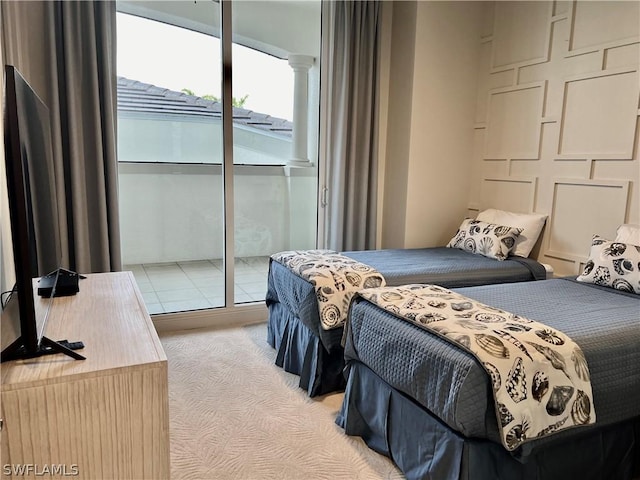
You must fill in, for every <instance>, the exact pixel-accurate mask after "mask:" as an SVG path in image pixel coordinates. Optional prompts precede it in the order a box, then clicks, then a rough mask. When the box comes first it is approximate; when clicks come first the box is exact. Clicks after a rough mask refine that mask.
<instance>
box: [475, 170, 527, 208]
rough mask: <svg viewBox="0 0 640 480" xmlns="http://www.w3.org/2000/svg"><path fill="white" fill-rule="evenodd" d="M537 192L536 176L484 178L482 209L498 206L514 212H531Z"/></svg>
mask: <svg viewBox="0 0 640 480" xmlns="http://www.w3.org/2000/svg"><path fill="white" fill-rule="evenodd" d="M535 193H536V178H535V177H493V178H483V179H482V187H481V190H480V209H481V210H484V209H486V208H497V209H499V210H508V211H512V212H522V213H527V212H531V211H532V210H533V204H534V201H535Z"/></svg>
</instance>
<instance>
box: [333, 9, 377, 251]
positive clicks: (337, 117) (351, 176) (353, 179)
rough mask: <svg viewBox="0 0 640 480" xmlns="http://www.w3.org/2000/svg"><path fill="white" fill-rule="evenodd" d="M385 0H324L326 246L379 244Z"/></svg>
mask: <svg viewBox="0 0 640 480" xmlns="http://www.w3.org/2000/svg"><path fill="white" fill-rule="evenodd" d="M380 8H381V6H380V2H378V1H349V0H347V1H326V2H324V3H323V23H324V26H323V42H325V45H324V54H325V60H324V61H323V68H327V69H329V73H328V75H327V77H325V78H327V81H328V85H326V87H325V88H326V89H327V97H326V98H327V99H328V101H327V103H326V109H325V112H324V113H325V115H326V118H325V123H324V124H323V125H325V129H326V131H325V132H323V133H324V134H322V135H321V138H323V139H324V142H325V145H324V151H325V155H326V159H325V161H326V168H327V170H326V172H327V175H326V185H327V189H328V190H327V193H328V195H327V204H326V205H325V211H324V221H325V239H324V240H325V246H326V247H327V248H331V249H335V250H365V249H373V248H375V242H376V217H377V201H376V192H377V169H378V152H377V145H378V103H379V101H378V82H379V45H380Z"/></svg>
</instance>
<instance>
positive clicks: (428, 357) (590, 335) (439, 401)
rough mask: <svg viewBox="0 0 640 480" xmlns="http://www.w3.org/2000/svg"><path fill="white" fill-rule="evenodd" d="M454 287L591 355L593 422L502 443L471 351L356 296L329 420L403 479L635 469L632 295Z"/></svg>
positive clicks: (620, 473)
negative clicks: (339, 396) (337, 402)
mask: <svg viewBox="0 0 640 480" xmlns="http://www.w3.org/2000/svg"><path fill="white" fill-rule="evenodd" d="M455 291H456V292H457V293H460V294H462V295H464V296H465V297H468V298H471V299H474V300H477V301H480V302H483V303H485V304H488V305H491V306H493V307H497V308H500V309H503V310H505V311H508V312H513V313H517V314H518V315H522V316H525V317H528V318H533V319H536V320H537V321H540V322H542V323H544V324H546V325H548V326H549V327H551V328H554V329H557V330H559V331H562V332H564V333H565V334H567V335H568V336H569V337H571V338H572V339H573V340H574V341H576V343H578V344H579V345H580V346H581V348H582V351H583V353H584V355H585V357H586V359H587V362H588V365H589V370H590V374H591V385H592V388H593V404H594V407H595V410H596V412H597V423H596V424H595V425H590V426H583V427H580V428H575V429H569V430H565V431H563V432H558V433H555V434H553V435H550V436H547V437H542V438H540V439H534V440H532V441H530V442H526V443H524V444H522V446H521V447H520V448H519V449H517V450H516V451H515V452H508V451H507V450H506V449H505V448H504V447H503V446H502V445H501V442H500V438H499V435H498V427H497V425H498V421H497V419H496V413H495V409H494V407H493V398H492V385H491V381H490V377H489V376H488V375H487V373H486V372H485V371H484V369H483V368H482V367H481V366H480V364H479V363H478V362H477V361H476V359H475V358H474V357H473V356H472V355H471V354H470V353H469V352H467V351H465V350H463V349H457V348H452V347H451V344H450V343H449V342H448V341H446V340H443V339H442V338H441V337H440V336H438V335H434V334H432V333H430V332H428V331H426V330H424V329H422V328H420V327H419V326H416V325H414V324H412V323H410V322H407V321H405V320H402V319H400V318H398V317H397V316H395V315H393V314H392V313H390V312H388V311H386V310H384V309H381V308H380V307H378V306H376V305H374V304H372V303H370V302H369V301H367V300H364V299H363V298H356V299H354V303H353V305H352V309H351V314H350V318H349V323H348V331H347V334H346V344H345V357H346V358H347V369H348V378H349V381H348V384H347V388H346V391H345V398H344V403H343V406H342V410H341V412H340V414H339V416H338V419H337V423H338V424H339V425H341V426H342V427H343V428H344V429H345V433H347V434H349V435H358V436H360V437H362V438H363V439H364V440H365V442H366V443H367V444H368V445H369V446H370V447H371V448H372V449H374V450H376V451H378V452H379V453H382V454H384V455H387V456H389V457H390V458H392V459H393V460H394V462H395V463H396V464H397V465H398V466H399V467H400V469H401V470H402V471H403V472H404V473H405V475H406V476H407V478H409V479H414V478H415V479H418V478H437V479H474V480H476V479H478V480H482V479H492V480H493V479H512V478H521V479H529V478H532V479H539V478H544V479H555V478H557V479H564V478H580V479H589V478H593V479H607V478H611V479H630V478H632V471H633V468H634V467H633V464H634V459H635V460H636V461H637V459H638V458H639V457H640V299H639V298H638V295H637V294H635V293H627V292H621V291H618V290H614V289H611V288H605V287H599V286H597V285H591V284H585V283H579V282H576V281H575V280H572V279H552V280H547V281H544V282H533V283H526V284H525V283H518V284H511V285H490V286H481V287H471V288H461V289H455ZM529 383H530V385H529V386H530V388H532V384H533V382H532V381H531V379H530V378H529ZM548 398H549V395H546V396H545V397H544V399H543V401H544V402H547V401H548ZM557 418H558V419H560V418H561V416H558V417H557Z"/></svg>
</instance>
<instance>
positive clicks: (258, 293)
mask: <svg viewBox="0 0 640 480" xmlns="http://www.w3.org/2000/svg"><path fill="white" fill-rule="evenodd" d="M234 173H235V175H234V193H235V195H234V197H235V209H234V212H235V221H234V224H235V256H236V259H235V268H234V279H235V282H234V291H235V295H234V297H235V303H247V302H255V301H264V295H265V292H266V280H267V271H268V258H269V255H271V254H272V253H275V252H279V251H283V250H296V249H308V248H313V247H314V246H315V232H316V218H317V214H316V194H315V192H316V182H317V180H316V169H315V168H314V167H287V166H247V165H235V166H234ZM221 174H222V169H221V167H220V166H219V165H189V164H173V163H121V164H120V168H119V188H120V192H119V193H120V226H121V243H122V252H123V265H124V268H125V269H126V270H131V271H132V272H133V274H134V276H135V278H136V280H137V283H138V285H139V287H140V290H141V291H142V294H143V297H144V300H145V303H146V305H147V308H148V310H149V312H150V313H152V314H157V313H169V312H179V311H186V310H198V309H203V308H214V307H222V306H224V273H223V267H222V258H223V232H224V230H223V221H222V197H223V196H222V175H221Z"/></svg>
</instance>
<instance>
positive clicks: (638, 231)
mask: <svg viewBox="0 0 640 480" xmlns="http://www.w3.org/2000/svg"><path fill="white" fill-rule="evenodd" d="M616 242H621V243H630V244H631V245H640V225H631V224H630V223H625V224H624V225H620V226H619V227H618V234H617V235H616Z"/></svg>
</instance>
